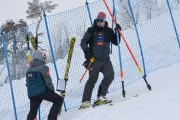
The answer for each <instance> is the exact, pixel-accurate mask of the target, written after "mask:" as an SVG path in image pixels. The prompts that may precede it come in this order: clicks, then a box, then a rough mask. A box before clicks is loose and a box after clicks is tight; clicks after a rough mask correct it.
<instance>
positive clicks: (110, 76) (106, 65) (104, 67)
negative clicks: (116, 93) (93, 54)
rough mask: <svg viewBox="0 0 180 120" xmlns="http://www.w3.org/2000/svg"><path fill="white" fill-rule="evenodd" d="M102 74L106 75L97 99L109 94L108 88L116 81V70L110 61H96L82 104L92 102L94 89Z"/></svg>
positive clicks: (92, 66)
mask: <svg viewBox="0 0 180 120" xmlns="http://www.w3.org/2000/svg"><path fill="white" fill-rule="evenodd" d="M100 72H102V73H103V75H104V78H103V80H102V81H101V84H100V86H99V90H98V94H97V97H100V96H101V95H102V96H105V95H106V93H107V92H108V88H109V86H110V84H111V83H112V81H113V80H114V70H113V66H112V63H111V61H110V59H107V60H103V61H100V60H97V59H96V60H95V61H94V63H92V65H91V67H90V69H89V79H88V81H87V82H86V85H85V88H84V93H83V98H82V102H84V101H90V100H91V96H92V91H93V88H94V86H95V84H96V82H97V80H98V76H99V73H100Z"/></svg>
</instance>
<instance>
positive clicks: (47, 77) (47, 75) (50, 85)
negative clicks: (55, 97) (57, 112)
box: [42, 66, 54, 91]
mask: <svg viewBox="0 0 180 120" xmlns="http://www.w3.org/2000/svg"><path fill="white" fill-rule="evenodd" d="M42 75H43V78H44V81H45V84H46V86H47V87H48V88H49V89H50V90H52V91H54V86H53V83H52V79H51V76H50V72H49V67H48V66H44V67H43V68H42Z"/></svg>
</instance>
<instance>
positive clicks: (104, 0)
mask: <svg viewBox="0 0 180 120" xmlns="http://www.w3.org/2000/svg"><path fill="white" fill-rule="evenodd" d="M103 2H104V4H105V6H106V8H107V10H108V12H109V14H110V15H111V17H112V20H113V21H114V24H115V25H116V24H117V22H116V20H115V18H114V16H113V14H112V12H111V10H110V9H109V6H108V5H107V3H106V0H103ZM118 32H119V34H120V35H121V37H122V39H123V41H124V43H125V45H126V47H127V49H128V51H129V53H130V54H131V57H132V58H133V60H134V62H135V64H136V66H137V68H138V70H139V72H140V73H141V74H142V70H141V67H140V66H139V64H138V63H137V61H136V59H135V57H134V55H133V53H132V51H131V49H130V47H129V45H128V43H127V41H126V39H125V37H124V35H123V34H122V32H121V30H120V29H118Z"/></svg>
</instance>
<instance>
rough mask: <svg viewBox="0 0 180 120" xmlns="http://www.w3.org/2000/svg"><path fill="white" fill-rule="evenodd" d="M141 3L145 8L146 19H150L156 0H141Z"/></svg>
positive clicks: (156, 3)
mask: <svg viewBox="0 0 180 120" xmlns="http://www.w3.org/2000/svg"><path fill="white" fill-rule="evenodd" d="M141 3H142V5H143V6H144V8H145V15H146V18H147V20H151V19H152V14H153V11H154V9H155V7H157V5H158V0H142V1H141Z"/></svg>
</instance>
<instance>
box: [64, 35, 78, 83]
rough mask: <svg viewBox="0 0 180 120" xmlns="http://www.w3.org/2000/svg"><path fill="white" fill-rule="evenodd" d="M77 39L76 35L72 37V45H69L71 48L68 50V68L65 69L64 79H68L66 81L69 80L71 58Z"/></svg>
mask: <svg viewBox="0 0 180 120" xmlns="http://www.w3.org/2000/svg"><path fill="white" fill-rule="evenodd" d="M75 41H76V38H75V37H72V38H71V40H70V45H69V50H68V59H67V63H66V70H65V74H64V80H66V81H68V75H69V68H70V64H71V58H72V53H73V48H74V44H75Z"/></svg>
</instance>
